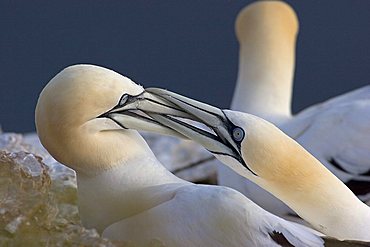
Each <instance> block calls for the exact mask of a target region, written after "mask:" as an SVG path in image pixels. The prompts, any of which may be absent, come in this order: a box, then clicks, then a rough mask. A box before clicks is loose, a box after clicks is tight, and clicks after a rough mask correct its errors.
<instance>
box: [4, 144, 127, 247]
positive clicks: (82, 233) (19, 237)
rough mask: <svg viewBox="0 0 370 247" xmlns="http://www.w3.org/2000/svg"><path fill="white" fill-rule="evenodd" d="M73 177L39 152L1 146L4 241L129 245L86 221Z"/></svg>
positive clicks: (8, 242)
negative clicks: (56, 171) (54, 169)
mask: <svg viewBox="0 0 370 247" xmlns="http://www.w3.org/2000/svg"><path fill="white" fill-rule="evenodd" d="M12 140H13V139H12ZM67 177H68V179H67ZM66 181H67V185H66ZM71 181H75V178H74V173H65V174H64V175H63V176H56V177H54V180H53V179H52V177H51V176H50V169H49V168H48V166H46V165H45V164H44V163H42V162H41V158H39V157H37V156H35V155H34V154H30V153H26V152H24V151H19V152H12V153H8V152H5V151H0V246H66V245H67V246H77V245H78V246H127V245H125V243H113V242H110V241H109V240H107V239H104V238H101V237H100V236H99V234H98V233H97V232H96V230H94V229H86V228H84V227H83V226H82V225H81V222H80V218H79V216H78V209H77V203H76V199H77V193H76V192H77V190H76V185H75V183H73V182H71ZM64 186H65V188H66V189H63V187H64Z"/></svg>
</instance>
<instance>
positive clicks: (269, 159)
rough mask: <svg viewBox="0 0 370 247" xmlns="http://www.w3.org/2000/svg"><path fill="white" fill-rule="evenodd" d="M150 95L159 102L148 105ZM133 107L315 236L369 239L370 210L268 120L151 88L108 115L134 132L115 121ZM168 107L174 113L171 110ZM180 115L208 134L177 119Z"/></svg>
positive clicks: (126, 123) (132, 126) (133, 126)
mask: <svg viewBox="0 0 370 247" xmlns="http://www.w3.org/2000/svg"><path fill="white" fill-rule="evenodd" d="M154 96H155V97H159V98H161V99H162V100H164V101H162V102H159V101H157V102H155V101H154V102H153V101H152V100H151V97H154ZM166 101H167V102H166ZM135 109H136V110H141V111H143V112H145V113H146V114H147V115H148V116H150V117H151V118H152V119H153V120H154V121H157V122H158V124H161V125H162V126H167V127H168V128H171V129H172V131H171V132H168V134H171V133H172V132H173V130H175V131H178V133H179V134H180V135H183V136H186V137H188V138H190V139H191V140H193V141H196V142H198V143H199V144H201V145H202V146H204V147H205V148H206V149H208V150H209V151H210V152H211V153H213V155H214V156H215V157H216V158H217V159H218V160H220V161H221V162H222V163H224V164H226V165H227V166H228V167H229V168H231V169H232V170H233V171H234V172H237V173H238V174H240V175H241V176H243V177H245V178H247V179H249V180H251V181H252V182H254V183H255V184H257V185H259V186H260V187H262V188H263V189H265V190H267V191H269V192H270V193H272V194H273V195H275V196H276V197H277V198H279V199H280V200H282V201H283V202H284V203H286V204H287V205H288V206H289V207H290V208H292V209H293V210H294V211H295V212H296V213H297V214H298V215H299V216H300V217H302V218H303V219H304V220H306V221H307V222H309V223H310V224H311V225H312V226H313V227H314V228H315V229H317V230H319V231H320V232H322V233H324V234H326V235H328V236H331V237H335V238H337V239H341V240H343V239H351V240H362V241H370V208H369V207H368V206H367V205H366V204H364V203H363V202H361V201H360V200H359V199H358V198H357V197H356V196H355V195H354V194H353V193H352V191H351V190H350V189H349V188H348V187H347V186H346V185H345V184H344V183H343V182H342V181H341V180H339V179H338V178H337V177H336V176H335V175H333V174H332V173H331V172H330V171H329V170H328V169H327V168H326V167H325V166H324V165H322V164H321V163H320V161H319V160H317V159H316V158H315V157H314V156H312V155H311V154H310V153H309V152H307V151H306V150H305V149H304V148H303V147H302V146H301V145H299V144H298V143H297V142H296V141H294V140H293V139H292V138H290V137H289V136H287V135H286V134H284V133H283V132H282V131H281V130H279V129H278V128H277V127H275V126H274V125H273V124H271V123H269V122H268V121H266V120H263V119H262V118H259V117H257V116H254V115H251V114H247V113H242V112H237V111H231V110H220V109H218V108H216V107H213V106H210V105H207V104H204V103H200V102H197V101H195V100H192V99H189V98H186V97H184V96H181V95H178V94H175V93H172V92H170V91H166V90H163V89H155V88H154V89H147V90H146V92H145V93H143V94H141V95H137V96H134V97H131V98H130V101H127V102H126V104H125V105H123V106H122V105H121V106H120V108H118V109H115V110H113V111H111V112H110V114H112V117H113V118H115V119H117V120H118V121H119V122H120V123H121V124H122V125H123V126H125V127H128V128H137V127H136V125H135V124H133V123H132V122H129V121H126V120H125V119H122V118H117V117H115V115H116V114H117V112H119V111H132V110H135ZM169 109H170V110H169ZM173 109H174V110H176V111H172V112H171V110H173ZM184 113H188V114H189V116H188V117H187V118H188V119H190V120H192V121H196V122H198V123H201V124H204V125H206V126H208V127H209V128H210V131H207V130H204V129H202V128H198V127H197V125H195V124H191V123H186V122H184V121H182V120H181V118H184V117H185V116H184ZM179 117H180V119H179ZM185 118H186V117H185ZM138 122H140V120H138ZM153 131H155V129H153ZM180 135H179V136H180Z"/></svg>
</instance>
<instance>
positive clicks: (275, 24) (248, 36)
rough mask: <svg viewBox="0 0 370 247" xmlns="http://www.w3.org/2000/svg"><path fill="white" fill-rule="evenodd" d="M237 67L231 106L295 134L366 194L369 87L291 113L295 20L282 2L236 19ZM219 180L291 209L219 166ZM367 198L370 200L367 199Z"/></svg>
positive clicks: (258, 5) (275, 208)
mask: <svg viewBox="0 0 370 247" xmlns="http://www.w3.org/2000/svg"><path fill="white" fill-rule="evenodd" d="M235 29H236V35H237V38H238V41H239V44H240V51H239V71H238V78H237V84H236V87H235V91H234V97H233V100H232V104H231V109H233V110H237V111H242V112H247V113H251V114H253V115H256V116H259V117H262V118H264V119H266V120H268V121H270V122H272V123H274V124H276V125H277V126H278V127H279V128H280V129H282V130H283V131H284V132H285V133H286V134H288V135H289V136H290V137H292V138H294V139H295V140H296V141H297V142H299V143H300V144H301V145H302V146H303V147H305V148H306V149H307V150H308V151H309V152H310V153H312V154H313V155H314V156H315V157H316V158H317V159H319V160H320V161H321V163H323V164H324V165H325V166H326V167H327V168H328V169H329V170H330V171H331V172H333V173H334V174H335V175H336V176H337V177H338V178H339V179H341V180H342V181H343V182H344V183H345V184H346V185H347V186H348V187H349V188H350V189H351V190H352V191H353V192H354V193H355V194H356V195H357V196H359V198H360V199H362V200H364V201H366V200H368V199H370V194H369V192H370V182H369V180H370V138H369V137H370V87H369V86H366V87H363V88H361V89H358V90H355V91H353V92H350V93H347V94H344V95H341V96H339V97H336V98H333V99H331V100H328V101H326V102H323V103H321V104H317V105H314V106H312V107H310V108H308V109H306V110H304V111H302V112H300V113H298V114H296V115H294V116H293V115H292V112H291V98H292V89H293V74H294V66H295V44H296V38H297V32H298V19H297V16H296V14H295V12H294V10H293V9H292V8H291V7H290V6H289V5H287V4H286V3H284V2H281V1H258V2H255V3H253V4H251V5H249V6H247V7H246V8H244V9H243V10H242V11H241V12H240V13H239V15H238V17H237V20H236V23H235ZM218 182H219V184H221V185H226V186H229V187H231V188H234V189H237V190H238V191H240V192H242V193H243V194H245V195H247V197H249V198H251V199H252V200H253V201H254V202H256V203H257V204H259V205H260V206H262V207H264V208H265V209H267V210H268V211H270V212H273V213H275V214H278V215H280V216H286V215H287V214H289V213H290V212H291V210H290V209H289V208H287V207H286V206H285V205H284V204H282V203H281V202H280V201H278V200H277V199H276V198H275V197H273V196H271V195H270V194H269V193H266V192H265V191H264V190H262V189H261V188H260V187H259V186H256V185H255V184H254V183H252V182H250V181H247V180H246V179H244V178H242V177H241V176H239V175H238V174H236V173H234V172H233V171H230V170H229V169H227V168H225V167H224V166H222V165H220V166H219V169H218ZM369 202H370V201H369Z"/></svg>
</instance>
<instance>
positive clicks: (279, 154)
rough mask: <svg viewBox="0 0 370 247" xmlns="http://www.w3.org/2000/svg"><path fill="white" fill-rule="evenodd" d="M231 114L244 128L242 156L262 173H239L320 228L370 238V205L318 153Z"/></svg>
mask: <svg viewBox="0 0 370 247" xmlns="http://www.w3.org/2000/svg"><path fill="white" fill-rule="evenodd" d="M226 114H227V116H228V117H229V119H230V120H231V121H233V122H234V124H237V125H239V126H244V130H245V131H246V134H245V138H244V140H243V142H242V146H241V150H242V157H243V159H244V161H245V162H246V163H247V164H248V167H250V168H251V169H252V170H253V171H254V172H255V173H256V174H257V176H252V175H251V173H250V172H246V171H243V170H241V166H234V169H235V170H236V171H237V172H238V173H240V174H242V175H244V176H245V177H247V178H249V179H250V180H252V181H253V182H255V183H256V184H258V185H259V186H261V187H262V188H264V189H265V190H267V191H269V192H270V193H272V194H273V195H275V196H276V197H277V198H279V199H280V200H282V201H283V202H285V203H286V204H287V205H288V206H289V207H291V208H292V209H293V210H294V211H295V212H296V213H297V214H298V215H299V216H301V217H302V218H303V219H305V220H306V221H308V222H309V223H310V224H312V225H313V226H314V227H315V228H316V229H317V230H319V231H321V232H323V233H325V234H327V235H329V236H332V237H336V238H339V239H353V240H370V231H369V229H370V208H369V207H368V206H367V205H365V204H364V203H362V202H361V201H360V200H359V199H358V198H357V197H356V196H355V195H354V194H353V193H352V191H351V190H350V189H349V188H348V187H346V186H345V185H344V184H343V182H341V181H340V180H339V179H338V178H337V177H335V176H334V175H333V174H332V173H331V172H330V171H329V170H328V169H327V168H326V167H325V166H323V165H322V164H321V163H320V162H319V161H318V160H317V159H316V158H315V157H313V156H312V155H311V154H310V153H308V152H307V151H306V150H305V149H304V148H303V147H301V146H300V145H299V144H298V143H297V142H296V141H294V140H293V139H291V138H289V137H288V136H287V135H285V134H284V133H283V132H282V131H280V130H279V129H278V128H276V127H275V126H274V125H272V124H271V123H269V122H267V121H264V120H262V119H260V118H257V117H254V116H252V115H249V114H243V113H237V112H232V111H227V112H226ZM225 162H230V161H225ZM232 168H233V167H232Z"/></svg>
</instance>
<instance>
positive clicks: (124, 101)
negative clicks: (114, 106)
mask: <svg viewBox="0 0 370 247" xmlns="http://www.w3.org/2000/svg"><path fill="white" fill-rule="evenodd" d="M127 99H128V95H127V94H124V95H123V96H122V97H121V99H120V101H119V105H120V106H123V105H124V104H125V103H126V102H127Z"/></svg>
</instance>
